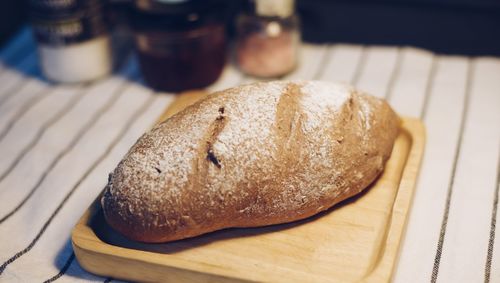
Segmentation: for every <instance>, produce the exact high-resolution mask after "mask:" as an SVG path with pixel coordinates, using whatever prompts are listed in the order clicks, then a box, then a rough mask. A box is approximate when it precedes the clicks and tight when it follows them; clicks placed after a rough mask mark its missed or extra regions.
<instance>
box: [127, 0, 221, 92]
mask: <svg viewBox="0 0 500 283" xmlns="http://www.w3.org/2000/svg"><path fill="white" fill-rule="evenodd" d="M135 6H136V9H135V11H134V13H133V27H134V31H135V43H136V50H137V53H138V57H139V65H140V68H141V71H142V75H143V78H144V81H145V82H146V83H147V84H148V85H150V86H151V87H153V88H155V89H157V90H160V91H167V92H178V91H183V90H188V89H197V88H203V87H206V86H208V85H210V84H212V83H213V82H215V81H216V80H217V79H218V78H219V76H220V75H221V73H222V70H223V68H224V65H225V63H226V35H225V27H224V20H223V18H224V10H225V9H224V6H223V4H222V2H221V1H220V0H219V1H216V0H184V1H183V0H176V1H173V0H170V1H165V0H163V1H159V0H156V1H152V0H146V1H141V0H138V1H136V3H135Z"/></svg>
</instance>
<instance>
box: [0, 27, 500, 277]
mask: <svg viewBox="0 0 500 283" xmlns="http://www.w3.org/2000/svg"><path fill="white" fill-rule="evenodd" d="M0 62H1V63H0V265H1V267H0V273H1V274H0V281H1V282H17V281H19V282H39V281H46V280H48V281H49V282H51V281H58V282H66V281H67V282H79V281H85V282H87V281H92V282H94V281H97V282H99V281H110V280H112V279H111V278H101V277H98V276H94V275H91V274H90V273H87V272H86V271H84V270H83V269H81V267H80V266H79V265H78V262H77V261H76V260H75V258H74V255H73V251H72V248H71V243H70V231H71V229H72V227H73V226H74V224H75V223H76V222H77V220H78V219H79V217H80V216H81V215H82V214H83V212H84V211H85V210H86V209H87V207H88V206H89V205H90V203H91V202H92V201H93V200H94V199H95V198H96V196H97V195H98V194H99V192H100V191H101V190H102V188H103V187H104V185H105V183H106V180H107V175H108V173H109V172H110V171H111V170H112V169H113V168H114V166H115V165H116V164H117V162H118V161H119V160H120V159H121V157H122V156H123V155H124V153H125V152H126V151H127V150H128V148H129V147H130V146H131V145H132V144H133V143H134V142H135V140H136V139H137V138H138V137H139V136H140V135H141V134H142V133H143V132H144V131H145V130H146V129H147V128H148V127H149V126H151V125H152V123H153V122H154V121H155V120H156V119H157V117H158V116H159V115H160V113H162V111H163V110H164V109H165V107H166V106H167V105H168V104H169V103H170V102H171V101H172V99H173V98H174V96H173V95H172V94H166V93H163V94H153V93H152V91H151V90H150V89H148V88H147V87H145V86H144V85H143V84H142V83H141V82H140V79H137V77H138V70H137V65H136V62H135V60H134V59H130V60H129V62H127V63H126V64H125V66H124V67H123V68H122V69H121V70H120V71H119V72H118V73H116V74H115V75H112V76H110V77H109V78H106V79H103V80H100V81H97V82H94V83H91V84H81V85H55V84H51V83H48V82H46V81H44V80H43V79H41V78H40V75H39V71H38V67H37V59H36V54H35V46H34V43H33V40H32V38H31V34H30V31H29V29H27V28H26V29H24V30H23V31H22V32H20V33H19V34H18V35H17V37H16V38H14V39H13V40H12V41H11V42H10V43H9V44H8V45H7V46H6V47H4V48H3V49H2V50H1V51H0ZM285 79H318V80H328V81H341V82H350V83H352V84H354V85H356V86H357V87H358V88H360V89H362V90H365V91H367V92H369V93H371V94H373V95H376V96H379V97H385V98H386V99H387V100H388V101H389V102H390V104H391V105H392V106H393V107H394V108H395V109H396V111H398V112H399V113H400V114H401V115H406V116H413V117H420V118H421V119H422V120H423V121H424V123H425V125H426V128H427V145H426V150H425V155H424V160H423V166H422V169H421V172H420V177H419V180H418V186H417V189H416V193H415V196H414V201H413V206H412V209H411V214H410V217H409V222H408V226H407V231H406V236H405V239H404V242H403V243H402V246H401V252H400V258H399V261H398V266H397V270H396V273H395V275H394V278H393V280H394V282H401V283H407V282H429V281H431V282H482V281H484V282H500V242H499V241H500V239H499V237H500V236H499V235H500V231H498V229H499V228H497V226H496V223H497V209H498V208H497V206H498V194H499V164H500V59H498V58H492V57H480V58H471V57H463V56H443V55H436V54H433V53H431V52H428V51H425V50H421V49H416V48H409V47H383V46H358V45H343V44H332V45H307V44H305V45H304V46H303V48H302V52H301V58H300V65H299V67H298V69H296V70H295V71H294V72H293V73H291V74H290V75H289V76H287V77H286V78H285ZM252 80H253V79H252V78H248V77H244V76H242V75H241V74H240V73H238V71H237V70H235V68H234V67H232V66H228V67H227V68H226V69H225V71H224V73H223V75H222V77H221V78H220V79H219V81H217V82H216V83H215V84H214V85H212V86H211V87H210V89H211V90H219V89H224V88H227V87H230V86H233V85H238V84H240V83H243V82H250V81H252ZM499 226H500V225H499Z"/></svg>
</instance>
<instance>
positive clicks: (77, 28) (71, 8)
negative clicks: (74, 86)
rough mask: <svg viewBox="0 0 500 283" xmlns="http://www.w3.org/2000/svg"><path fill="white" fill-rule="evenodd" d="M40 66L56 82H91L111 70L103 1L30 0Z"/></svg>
mask: <svg viewBox="0 0 500 283" xmlns="http://www.w3.org/2000/svg"><path fill="white" fill-rule="evenodd" d="M29 5H30V6H29V8H30V11H29V12H30V19H31V24H32V27H33V34H34V35H35V38H36V40H37V43H38V54H39V58H40V66H41V69H42V71H43V73H44V75H45V76H46V77H47V78H48V79H50V80H52V81H55V82H64V83H77V82H84V81H91V80H95V79H97V78H100V77H102V76H105V75H107V74H109V73H110V72H111V70H112V56H111V44H110V37H109V34H108V24H107V22H106V20H105V15H104V0H64V1H62V0H59V1H40V0H31V1H30V2H29Z"/></svg>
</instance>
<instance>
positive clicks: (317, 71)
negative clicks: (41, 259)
mask: <svg viewBox="0 0 500 283" xmlns="http://www.w3.org/2000/svg"><path fill="white" fill-rule="evenodd" d="M328 48H329V47H328ZM328 51H329V50H328V49H327V50H325V52H324V54H323V56H324V57H323V59H326V57H329V55H327V53H329V52H328ZM328 60H329V59H328ZM328 60H322V61H321V64H320V65H319V66H318V69H317V70H316V72H315V75H314V78H319V77H321V75H322V74H323V72H324V69H325V66H326V63H327V62H328ZM246 78H247V76H246V75H244V76H241V77H240V79H239V81H238V84H241V83H243V82H244V81H245V79H246ZM73 260H74V257H73V258H71V257H70V258H68V260H67V261H66V263H65V264H64V266H66V265H68V266H70V265H71V263H72V262H73ZM64 273H65V271H64V272H63V271H62V270H61V271H60V272H59V273H58V274H57V275H55V276H53V277H52V278H54V279H53V280H51V279H52V278H51V279H49V280H50V281H49V280H47V281H46V282H53V281H55V280H57V279H59V277H61V276H62V275H64ZM59 274H61V275H59ZM56 277H57V278H56ZM112 280H113V278H111V277H107V278H106V279H105V280H104V281H103V282H111V281H112Z"/></svg>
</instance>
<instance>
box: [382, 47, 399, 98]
mask: <svg viewBox="0 0 500 283" xmlns="http://www.w3.org/2000/svg"><path fill="white" fill-rule="evenodd" d="M403 59H404V58H403V52H402V50H401V47H398V48H397V49H396V62H395V63H394V67H393V69H392V73H391V77H390V78H389V82H387V89H386V90H385V94H384V99H385V100H387V101H390V100H391V98H392V93H393V92H394V91H393V90H394V85H395V84H396V81H397V80H398V79H399V76H400V75H401V74H400V73H401V65H403V61H404V60H403Z"/></svg>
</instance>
